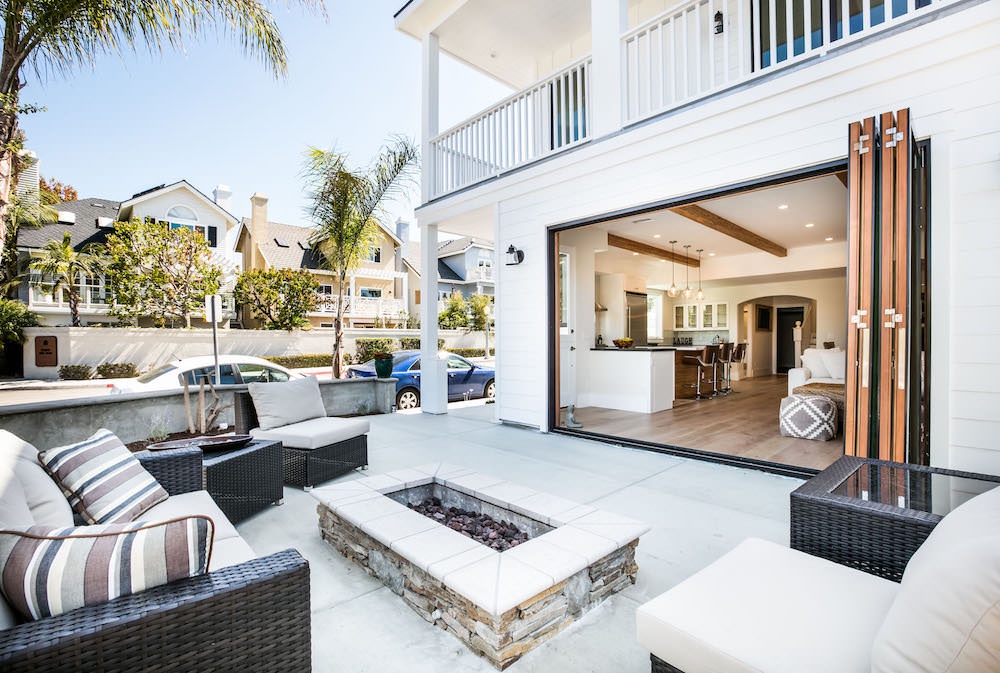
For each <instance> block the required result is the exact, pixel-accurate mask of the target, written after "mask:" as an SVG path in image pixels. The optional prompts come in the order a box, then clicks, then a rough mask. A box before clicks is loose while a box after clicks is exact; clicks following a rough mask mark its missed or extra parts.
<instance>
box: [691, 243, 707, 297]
mask: <svg viewBox="0 0 1000 673" xmlns="http://www.w3.org/2000/svg"><path fill="white" fill-rule="evenodd" d="M704 251H705V249H704V248H698V250H697V252H698V292H697V294H695V295H694V298H695V299H697V300H698V301H701V300H702V299H704V298H705V291H704V290H702V289H701V253H703V252H704Z"/></svg>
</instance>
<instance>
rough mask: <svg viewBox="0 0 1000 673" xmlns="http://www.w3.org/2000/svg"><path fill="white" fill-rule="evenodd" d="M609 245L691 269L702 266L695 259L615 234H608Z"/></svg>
mask: <svg viewBox="0 0 1000 673" xmlns="http://www.w3.org/2000/svg"><path fill="white" fill-rule="evenodd" d="M608 245H610V246H612V247H615V248H621V249H622V250H628V251H629V252H637V253H639V254H640V255H649V256H650V257H658V258H660V259H665V260H667V261H668V262H677V263H678V264H687V265H688V266H690V267H699V266H701V264H700V263H699V262H698V260H697V259H695V258H694V257H685V256H684V255H682V254H678V253H676V252H674V253H672V252H670V251H669V250H664V249H663V248H657V247H656V246H655V245H649V244H647V243H642V242H640V241H633V240H632V239H631V238H622V237H621V236H616V235H615V234H608Z"/></svg>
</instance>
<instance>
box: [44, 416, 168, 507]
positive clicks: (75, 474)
mask: <svg viewBox="0 0 1000 673" xmlns="http://www.w3.org/2000/svg"><path fill="white" fill-rule="evenodd" d="M38 461H39V462H40V463H41V464H42V467H44V468H45V470H46V471H47V472H48V473H49V474H50V475H52V478H53V479H55V480H56V483H58V484H59V485H60V486H61V487H62V489H63V493H64V494H65V495H66V499H67V500H69V504H70V505H71V506H72V507H73V510H74V511H76V513H77V514H79V515H80V516H82V517H83V520H84V521H86V522H87V523H126V522H129V521H132V520H133V519H135V518H136V517H137V516H139V515H140V514H142V513H143V512H145V511H146V510H147V509H149V508H150V507H152V506H153V505H155V504H156V503H158V502H163V501H164V500H166V499H167V497H168V493H167V492H166V491H165V490H164V489H163V487H162V486H160V484H159V482H158V481H156V479H154V478H153V475H151V474H150V473H149V472H148V471H146V468H144V467H143V466H142V463H140V462H139V459H138V458H136V457H135V456H134V455H133V454H132V452H131V451H129V450H128V449H127V448H126V447H125V445H124V444H122V441H121V440H120V439H118V437H116V436H115V433H113V432H111V431H110V430H105V429H104V428H101V429H100V430H98V431H97V432H95V433H94V435H93V436H92V437H90V439H87V440H86V441H83V442H80V443H79V444H69V445H67V446H57V447H55V448H53V449H46V450H45V451H39V452H38Z"/></svg>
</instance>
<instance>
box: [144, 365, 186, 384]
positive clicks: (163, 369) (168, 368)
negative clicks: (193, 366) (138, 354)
mask: <svg viewBox="0 0 1000 673" xmlns="http://www.w3.org/2000/svg"><path fill="white" fill-rule="evenodd" d="M175 369H177V367H174V366H173V365H160V366H159V367H157V368H156V369H151V370H149V371H148V372H146V373H145V374H143V375H142V376H140V377H138V378H137V379H136V381H138V382H139V383H149V382H150V381H152V380H153V379H155V378H156V377H157V376H161V375H163V374H166V373H168V372H172V371H174V370H175Z"/></svg>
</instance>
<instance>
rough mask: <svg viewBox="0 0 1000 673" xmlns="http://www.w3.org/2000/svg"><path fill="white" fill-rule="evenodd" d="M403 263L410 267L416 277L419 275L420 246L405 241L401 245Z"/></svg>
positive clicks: (414, 242)
mask: <svg viewBox="0 0 1000 673" xmlns="http://www.w3.org/2000/svg"><path fill="white" fill-rule="evenodd" d="M402 257H403V261H404V262H406V263H407V264H409V265H410V268H411V269H413V270H414V271H415V272H416V273H417V275H418V276H419V275H420V244H419V243H417V242H416V241H407V242H406V243H404V244H403V254H402Z"/></svg>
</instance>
